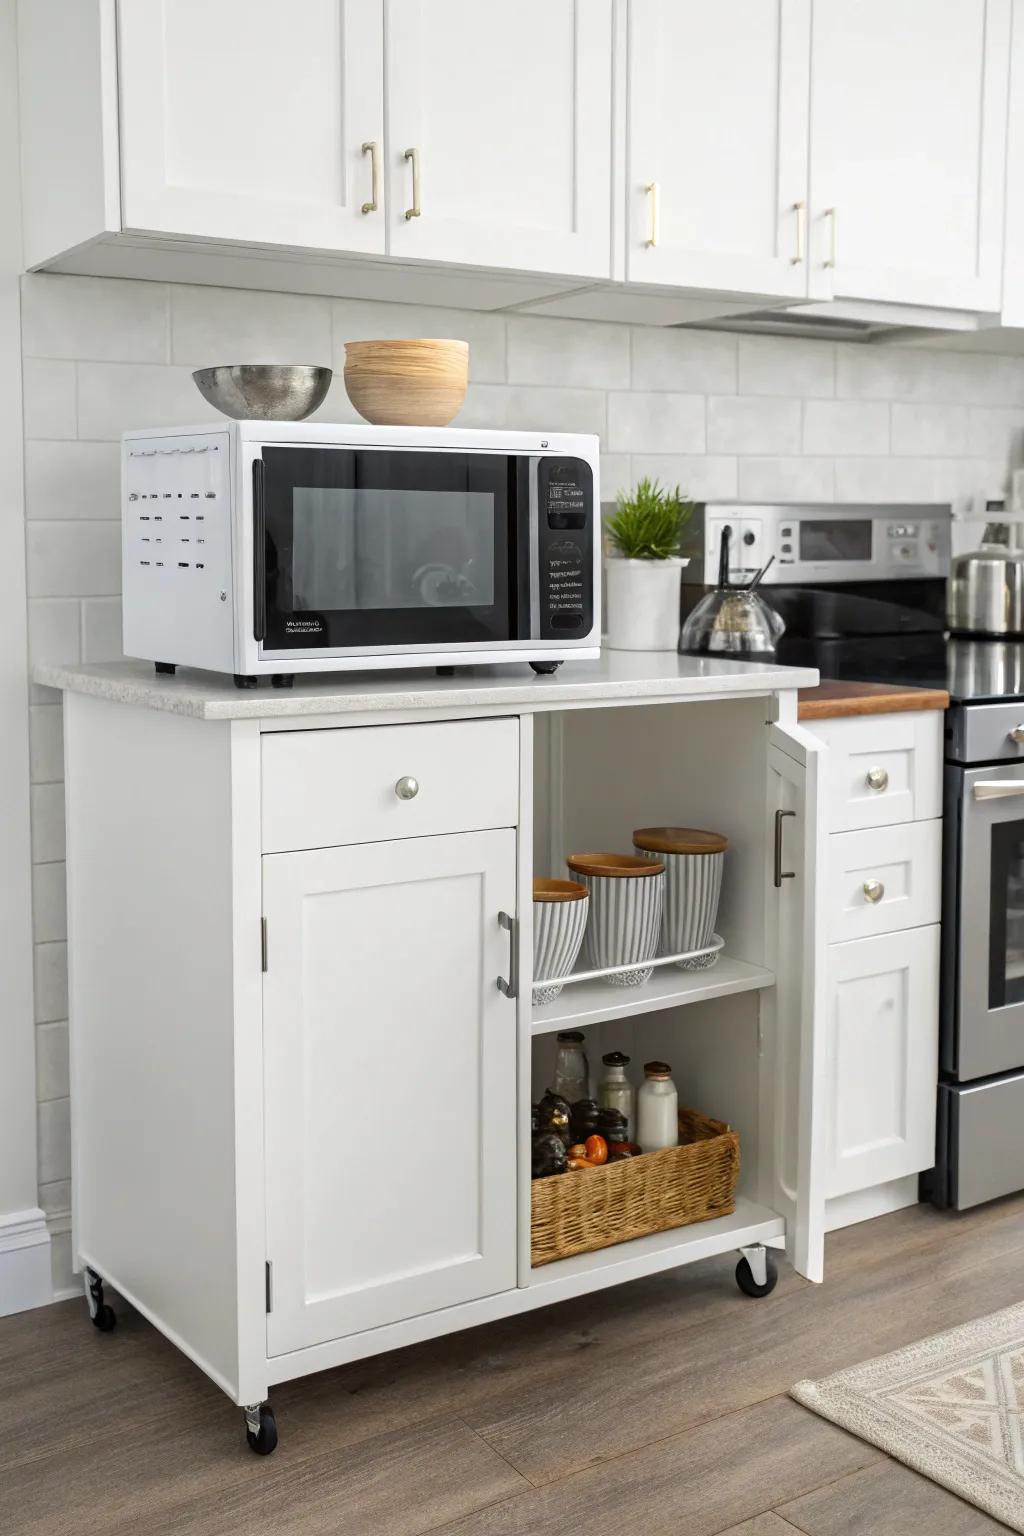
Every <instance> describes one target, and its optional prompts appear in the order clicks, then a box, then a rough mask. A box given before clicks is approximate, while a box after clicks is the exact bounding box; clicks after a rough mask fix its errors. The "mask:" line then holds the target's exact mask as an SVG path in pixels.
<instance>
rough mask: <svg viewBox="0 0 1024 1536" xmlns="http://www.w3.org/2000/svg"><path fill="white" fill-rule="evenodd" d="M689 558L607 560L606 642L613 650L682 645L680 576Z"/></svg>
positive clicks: (663, 647) (646, 649)
mask: <svg viewBox="0 0 1024 1536" xmlns="http://www.w3.org/2000/svg"><path fill="white" fill-rule="evenodd" d="M689 563H690V562H689V560H683V559H681V558H679V557H678V556H674V557H673V558H672V559H670V560H623V559H616V558H615V557H614V556H609V558H608V559H607V560H606V561H605V563H604V569H605V585H606V592H607V597H608V633H607V636H606V637H605V644H606V645H607V646H608V648H609V649H610V650H613V651H674V650H675V649H676V647H677V646H678V644H679V579H680V572H681V571H682V569H683V566H684V565H689Z"/></svg>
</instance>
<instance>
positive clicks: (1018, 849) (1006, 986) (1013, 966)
mask: <svg viewBox="0 0 1024 1536" xmlns="http://www.w3.org/2000/svg"><path fill="white" fill-rule="evenodd" d="M991 870H992V875H991V880H992V885H991V909H990V914H989V1007H990V1008H1005V1007H1006V1006H1007V1004H1008V1003H1019V1002H1022V1001H1024V822H1022V821H1007V822H1000V823H998V824H997V825H996V826H994V827H993V828H992V864H991Z"/></svg>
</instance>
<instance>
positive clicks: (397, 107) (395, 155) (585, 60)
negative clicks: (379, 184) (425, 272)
mask: <svg viewBox="0 0 1024 1536" xmlns="http://www.w3.org/2000/svg"><path fill="white" fill-rule="evenodd" d="M386 19H387V27H386V33H387V71H388V89H387V133H388V177H387V183H388V222H389V226H390V246H389V250H390V252H391V254H392V255H394V256H405V257H420V258H424V259H427V260H431V261H453V262H461V263H463V264H464V265H470V266H494V267H509V268H519V269H525V270H532V271H536V272H551V273H571V274H578V275H580V276H584V277H605V278H606V277H608V276H609V275H610V271H611V133H612V116H611V104H612V89H611V85H612V6H611V0H516V4H515V5H500V6H496V5H493V4H482V3H481V0H386Z"/></svg>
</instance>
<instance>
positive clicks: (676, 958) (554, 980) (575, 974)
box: [533, 933, 725, 988]
mask: <svg viewBox="0 0 1024 1536" xmlns="http://www.w3.org/2000/svg"><path fill="white" fill-rule="evenodd" d="M724 948H725V940H724V939H723V938H722V935H721V934H720V933H713V934H712V935H711V943H710V944H707V945H705V947H704V948H703V949H688V950H686V951H685V952H684V953H683V954H681V955H655V956H654V958H653V959H651V960H630V962H629V964H628V965H606V966H605V967H604V969H603V970H600V971H572V972H571V973H570V974H569V975H568V976H552V977H551V979H550V980H548V981H534V983H533V986H534V987H535V988H537V987H569V986H572V983H573V982H574V981H600V980H601V978H602V977H603V976H624V975H625V974H626V972H627V971H646V970H649V969H650V968H651V967H652V966H655V965H678V964H679V962H680V961H681V960H700V959H702V958H703V957H704V956H705V955H717V954H718V952H719V950H720V949H724Z"/></svg>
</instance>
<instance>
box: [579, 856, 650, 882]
mask: <svg viewBox="0 0 1024 1536" xmlns="http://www.w3.org/2000/svg"><path fill="white" fill-rule="evenodd" d="M565 862H566V863H567V864H568V866H569V868H570V869H572V870H575V872H576V874H578V875H613V876H614V875H661V874H664V872H665V866H664V864H662V863H661V861H660V860H659V859H640V858H638V857H637V856H636V854H634V853H570V855H569V857H568V858H567V859H566V861H565Z"/></svg>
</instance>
